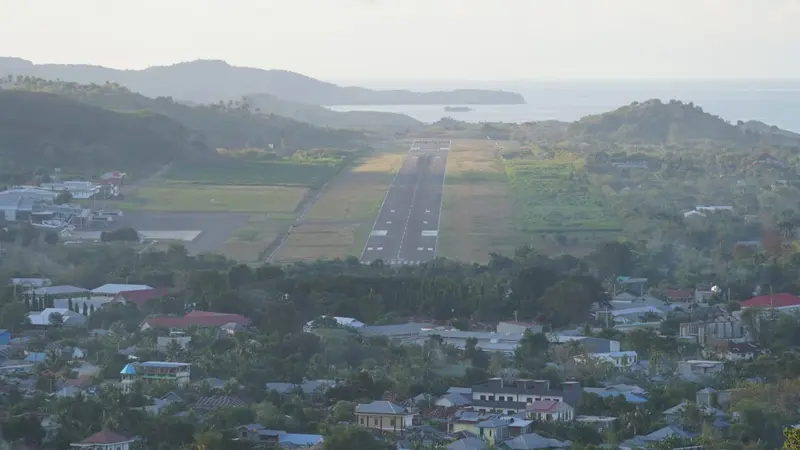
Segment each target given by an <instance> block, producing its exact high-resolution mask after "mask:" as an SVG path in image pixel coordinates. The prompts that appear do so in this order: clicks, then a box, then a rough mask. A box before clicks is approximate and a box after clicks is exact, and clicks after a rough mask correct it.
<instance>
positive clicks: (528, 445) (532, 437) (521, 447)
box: [501, 433, 570, 450]
mask: <svg viewBox="0 0 800 450" xmlns="http://www.w3.org/2000/svg"><path fill="white" fill-rule="evenodd" d="M569 446H570V443H569V442H567V441H559V440H557V439H550V438H546V437H542V436H540V435H538V434H536V433H527V434H523V435H520V436H517V437H515V438H514V439H509V440H507V441H505V442H503V444H502V446H501V448H504V449H508V450H534V449H553V448H569Z"/></svg>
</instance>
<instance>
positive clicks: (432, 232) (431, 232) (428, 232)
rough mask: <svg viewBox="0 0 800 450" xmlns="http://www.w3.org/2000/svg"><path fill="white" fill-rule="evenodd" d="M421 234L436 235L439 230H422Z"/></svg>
mask: <svg viewBox="0 0 800 450" xmlns="http://www.w3.org/2000/svg"><path fill="white" fill-rule="evenodd" d="M422 235H423V236H428V237H431V236H438V235H439V230H423V231H422Z"/></svg>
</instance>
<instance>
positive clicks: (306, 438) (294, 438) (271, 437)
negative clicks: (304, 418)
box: [234, 423, 324, 448]
mask: <svg viewBox="0 0 800 450" xmlns="http://www.w3.org/2000/svg"><path fill="white" fill-rule="evenodd" d="M234 432H235V433H236V439H237V440H240V441H250V442H261V443H266V444H275V445H278V446H279V447H283V448H306V447H311V446H314V445H317V444H319V443H320V442H323V441H324V438H323V437H322V436H321V435H319V434H298V433H287V432H285V431H283V430H268V429H266V428H264V426H263V425H261V424H257V423H254V424H250V425H242V426H239V427H236V428H234Z"/></svg>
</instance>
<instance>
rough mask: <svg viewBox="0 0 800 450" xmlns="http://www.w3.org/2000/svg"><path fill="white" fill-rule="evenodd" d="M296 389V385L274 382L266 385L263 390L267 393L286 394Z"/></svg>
mask: <svg viewBox="0 0 800 450" xmlns="http://www.w3.org/2000/svg"><path fill="white" fill-rule="evenodd" d="M295 387H297V385H296V384H293V383H284V382H282V381H276V382H271V383H266V384H265V385H264V388H265V389H266V390H268V391H278V393H279V394H288V393H289V392H291V391H292V389H294V388H295Z"/></svg>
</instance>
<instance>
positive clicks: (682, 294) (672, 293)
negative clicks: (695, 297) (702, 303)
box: [666, 289, 692, 298]
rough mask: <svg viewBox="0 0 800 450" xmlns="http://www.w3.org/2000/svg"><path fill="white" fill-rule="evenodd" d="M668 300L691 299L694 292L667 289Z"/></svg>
mask: <svg viewBox="0 0 800 450" xmlns="http://www.w3.org/2000/svg"><path fill="white" fill-rule="evenodd" d="M666 294H667V298H690V297H692V291H687V290H683V289H667V292H666Z"/></svg>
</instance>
